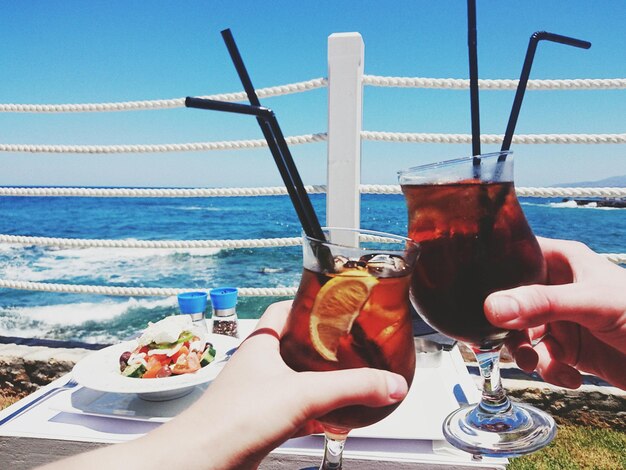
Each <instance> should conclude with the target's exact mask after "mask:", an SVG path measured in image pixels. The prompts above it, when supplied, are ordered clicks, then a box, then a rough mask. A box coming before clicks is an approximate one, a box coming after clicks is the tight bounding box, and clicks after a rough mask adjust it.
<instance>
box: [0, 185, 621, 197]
mask: <svg viewBox="0 0 626 470" xmlns="http://www.w3.org/2000/svg"><path fill="white" fill-rule="evenodd" d="M304 189H305V190H306V191H307V193H309V194H323V193H325V192H326V185H307V186H305V187H304ZM515 191H516V193H517V195H518V196H522V197H541V198H553V197H604V198H625V197H626V188H624V187H601V188H593V187H590V188H584V187H562V188H557V187H545V188H538V187H516V188H515ZM360 192H361V194H401V193H402V191H401V190H400V186H399V185H397V184H389V185H385V184H362V185H360ZM287 194H288V193H287V189H286V188H285V187H284V186H268V187H258V188H78V187H74V188H64V187H50V188H47V187H32V188H31V187H0V196H13V197H128V198H139V197H140V198H205V197H240V196H247V197H254V196H285V195H287Z"/></svg>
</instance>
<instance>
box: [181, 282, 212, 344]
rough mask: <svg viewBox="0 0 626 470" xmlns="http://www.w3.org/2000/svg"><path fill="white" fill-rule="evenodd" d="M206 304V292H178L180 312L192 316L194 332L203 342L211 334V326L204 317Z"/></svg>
mask: <svg viewBox="0 0 626 470" xmlns="http://www.w3.org/2000/svg"><path fill="white" fill-rule="evenodd" d="M206 304H207V293H206V292H183V293H182V294H178V306H179V308H180V312H181V313H183V314H188V315H189V316H190V317H191V323H192V327H191V328H192V333H193V334H194V335H196V336H197V337H198V338H200V340H201V341H202V342H205V341H206V340H207V338H208V336H209V328H208V327H207V324H206V321H205V319H204V311H205V309H206Z"/></svg>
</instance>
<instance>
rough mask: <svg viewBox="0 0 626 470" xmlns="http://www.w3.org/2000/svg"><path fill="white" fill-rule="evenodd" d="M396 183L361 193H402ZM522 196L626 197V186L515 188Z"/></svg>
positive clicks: (363, 187) (366, 187)
mask: <svg viewBox="0 0 626 470" xmlns="http://www.w3.org/2000/svg"><path fill="white" fill-rule="evenodd" d="M401 193H402V191H401V190H400V186H399V185H396V184H389V185H385V184H362V185H361V194H401ZM515 193H516V194H517V195H518V196H520V197H543V198H553V197H608V198H626V188H533V187H519V188H515Z"/></svg>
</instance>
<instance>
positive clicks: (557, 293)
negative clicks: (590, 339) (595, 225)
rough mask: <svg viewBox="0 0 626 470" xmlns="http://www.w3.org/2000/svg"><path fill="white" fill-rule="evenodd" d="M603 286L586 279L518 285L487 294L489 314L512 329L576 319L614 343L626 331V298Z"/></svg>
mask: <svg viewBox="0 0 626 470" xmlns="http://www.w3.org/2000/svg"><path fill="white" fill-rule="evenodd" d="M603 290H604V289H603V287H602V286H599V285H584V284H583V283H573V284H563V285H556V286H544V285H532V286H523V287H517V288H515V289H510V290H506V291H500V292H495V293H493V294H491V295H490V296H489V297H487V299H486V300H485V315H486V316H487V319H488V320H489V321H490V322H491V323H493V324H494V325H496V326H499V327H502V328H506V329H510V330H520V329H525V328H532V327H536V326H541V325H544V324H546V323H553V322H557V321H569V322H574V323H578V324H579V325H581V326H583V327H585V328H587V329H588V330H589V331H590V332H591V333H592V334H594V336H596V337H598V338H599V339H602V340H603V341H606V342H608V343H609V344H611V343H614V342H615V341H617V340H618V339H619V338H620V337H623V335H624V334H625V333H626V331H624V330H625V329H626V325H625V324H623V323H624V322H623V321H620V318H621V316H622V315H623V313H624V311H626V301H624V302H622V301H620V300H619V299H617V298H616V297H617V296H616V292H614V291H613V292H610V291H607V292H603ZM618 295H619V294H618ZM615 346H617V345H616V344H615ZM618 349H619V348H618Z"/></svg>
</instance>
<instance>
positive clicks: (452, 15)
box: [0, 0, 626, 187]
mask: <svg viewBox="0 0 626 470" xmlns="http://www.w3.org/2000/svg"><path fill="white" fill-rule="evenodd" d="M477 9H478V46H479V74H480V77H481V78H518V76H519V73H520V69H521V66H522V62H523V58H524V54H525V52H526V47H527V44H528V39H529V37H530V35H531V34H532V33H533V32H534V31H538V30H547V31H550V32H553V33H558V34H564V35H569V36H574V37H577V38H580V39H585V40H589V41H591V42H592V44H593V46H592V48H591V49H590V50H587V51H584V50H580V49H574V48H570V47H566V46H562V45H557V44H552V43H547V42H544V43H541V44H540V46H539V50H538V52H537V56H536V59H535V62H534V65H533V70H532V74H531V78H544V79H548V78H626V28H624V21H625V20H626V2H624V1H623V0H607V1H602V2H591V1H588V0H587V1H582V0H555V1H548V2H546V1H537V0H529V1H524V2H521V1H518V2H512V1H506V2H503V1H497V0H478V2H477ZM225 28H231V29H232V31H233V34H234V36H235V39H236V41H237V44H238V45H239V48H240V50H241V53H242V55H243V58H244V60H245V62H246V64H247V66H248V70H249V72H250V75H251V77H252V80H253V83H254V85H255V86H256V87H257V88H260V87H268V86H274V85H281V84H287V83H293V82H299V81H303V80H309V79H312V78H318V77H325V76H327V62H326V54H327V38H328V36H329V35H330V34H331V33H333V32H347V31H357V32H359V33H361V35H362V36H363V40H364V42H365V73H366V74H371V75H388V76H412V77H431V78H467V77H468V65H467V39H466V34H467V33H466V3H465V1H462V0H450V1H440V2H434V1H417V0H413V1H402V0H398V1H394V2H380V1H377V2H374V1H367V0H362V1H342V0H335V1H330V0H320V1H316V2H313V1H299V2H295V1H284V0H279V1H271V2H257V1H241V0H230V1H193V0H187V1H184V2H172V1H161V0H153V1H143V2H140V1H133V0H124V1H118V0H109V1H107V2H85V1H79V0H66V1H53V0H50V1H46V2H43V1H30V0H20V1H17V0H14V1H9V0H6V1H3V2H1V3H0V44H2V47H0V63H1V64H2V67H0V83H2V85H1V86H0V102H2V103H42V104H47V103H85V102H111V101H126V100H145V99H166V98H179V97H183V96H187V95H207V94H213V93H222V92H231V91H239V90H241V86H240V84H239V80H238V78H237V75H236V73H235V71H234V68H233V66H232V64H231V62H230V59H229V57H228V54H227V51H226V48H225V47H224V45H223V42H222V39H221V36H220V31H221V30H222V29H225ZM480 99H481V101H480V103H481V128H482V129H481V130H482V132H483V133H488V134H498V133H503V132H504V129H505V126H506V121H507V118H508V113H509V110H510V107H511V103H512V99H513V92H512V91H483V92H481V95H480ZM326 100H327V95H326V91H325V90H316V91H312V92H308V93H303V94H297V95H289V96H283V97H274V98H268V99H266V100H264V101H263V104H265V105H266V106H269V107H271V108H272V109H274V110H275V112H276V113H277V116H278V119H279V121H280V123H281V126H282V128H283V131H284V133H285V135H299V134H309V133H316V132H324V131H325V130H326V126H327V115H326V113H327V111H326V109H327V108H326V106H327V103H326ZM364 104H365V106H364V117H363V128H364V129H365V130H380V131H398V132H437V133H439V132H443V133H461V134H468V133H470V120H469V109H470V107H469V91H467V90H453V91H442V90H416V89H381V88H373V87H366V88H365V95H364ZM624 132H626V90H609V91H533V92H530V91H529V92H528V93H527V94H526V98H525V101H524V106H523V108H522V112H521V116H520V119H519V122H518V126H517V133H519V134H534V133H541V134H543V133H624ZM261 137H262V136H261V134H260V131H259V130H258V128H257V126H256V122H255V121H254V120H253V119H250V118H248V117H241V116H225V115H223V114H221V113H213V112H200V111H196V110H186V109H176V110H161V111H140V112H125V113H98V114H94V113H89V114H44V115H40V114H0V142H1V143H16V144H17V143H20V144H94V145H96V144H148V143H182V142H198V141H220V140H239V139H257V138H261ZM483 149H484V150H490V148H489V147H485V146H483ZM513 150H514V151H515V153H516V180H517V184H518V185H519V186H541V185H551V184H556V183H567V182H573V181H587V180H596V179H602V178H605V177H608V176H612V175H626V145H576V146H574V145H514V146H513ZM292 152H293V154H294V157H295V158H296V163H297V165H298V167H299V169H300V172H301V174H302V178H303V180H304V182H305V183H306V184H323V183H324V181H325V174H326V164H325V158H326V144H324V143H320V144H309V145H302V146H294V147H292ZM470 152H471V148H470V146H469V145H465V144H456V145H435V144H390V143H375V142H364V143H363V171H362V176H363V182H364V183H380V184H393V183H395V182H396V177H395V174H396V170H398V169H401V168H405V167H407V166H412V165H416V164H420V163H425V162H430V161H438V160H441V159H446V158H452V157H457V156H462V155H466V154H469V153H470ZM0 168H2V171H0V184H1V185H88V186H92V185H93V186H97V185H107V186H198V187H225V186H266V185H280V184H281V182H280V178H279V176H278V172H277V170H276V169H275V168H274V165H273V160H272V158H271V156H270V154H269V151H268V150H255V151H227V152H221V153H217V152H206V153H198V152H193V153H172V154H141V155H132V154H123V155H84V156H83V155H52V154H7V153H2V154H0Z"/></svg>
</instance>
